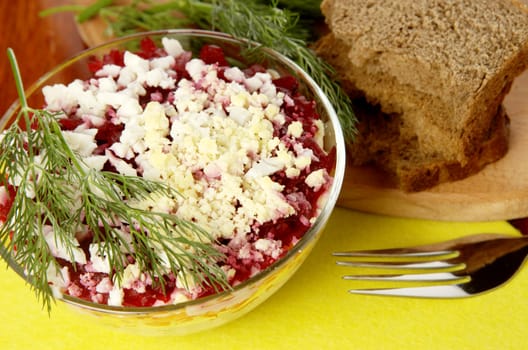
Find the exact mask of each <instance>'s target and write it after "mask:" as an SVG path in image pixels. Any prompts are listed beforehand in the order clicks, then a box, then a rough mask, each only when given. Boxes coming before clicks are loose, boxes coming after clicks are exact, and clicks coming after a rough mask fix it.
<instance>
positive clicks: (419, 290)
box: [348, 284, 471, 299]
mask: <svg viewBox="0 0 528 350" xmlns="http://www.w3.org/2000/svg"><path fill="white" fill-rule="evenodd" d="M348 292H349V293H351V294H363V295H384V296H396V297H415V298H437V299H441V298H442V299H443V298H463V297H468V296H469V295H471V294H469V293H468V292H466V291H465V290H464V289H463V288H462V286H461V285H459V284H453V285H438V286H421V287H408V288H372V289H350V290H349V291H348Z"/></svg>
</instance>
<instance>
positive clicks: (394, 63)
mask: <svg viewBox="0 0 528 350" xmlns="http://www.w3.org/2000/svg"><path fill="white" fill-rule="evenodd" d="M322 10H323V13H324V15H325V17H326V22H327V24H328V26H329V28H330V30H331V34H329V35H327V36H326V37H324V38H323V39H321V40H320V41H319V42H318V43H317V45H316V46H315V49H316V51H317V53H318V54H319V55H320V56H322V57H323V58H324V59H326V60H327V61H328V62H329V63H331V64H332V65H334V67H335V68H336V71H337V73H338V74H337V76H338V77H339V78H340V80H341V82H342V84H343V85H344V86H345V87H346V88H347V89H348V90H349V91H350V92H351V94H353V95H354V94H360V95H364V96H365V97H366V98H367V100H368V101H369V102H370V103H372V104H379V105H381V107H382V109H383V112H385V113H388V114H395V115H398V117H399V118H398V122H394V123H393V124H392V126H391V127H395V128H398V135H399V138H398V143H399V145H400V147H399V148H400V149H401V148H406V149H409V152H408V153H406V154H407V155H408V154H412V155H413V156H412V157H410V158H409V159H405V162H406V163H407V166H405V167H402V163H403V160H402V161H399V160H398V159H387V158H386V159H385V160H384V161H380V162H378V163H384V164H393V165H392V166H391V168H392V169H393V171H392V172H393V173H395V174H398V176H401V178H400V179H399V182H400V183H401V185H402V188H406V189H413V188H420V189H423V188H426V187H429V186H431V185H434V184H435V183H432V182H431V181H424V180H423V179H420V178H419V176H418V175H417V174H419V173H420V172H419V171H418V170H419V169H420V167H421V166H423V165H424V164H430V163H431V162H430V161H431V160H434V161H435V162H437V163H438V164H441V163H443V164H446V165H447V164H458V165H459V166H460V167H462V168H464V169H473V168H474V167H473V166H466V165H467V164H470V163H474V160H475V159H476V158H478V154H479V152H480V150H481V146H482V144H484V143H486V142H487V140H488V138H489V130H490V129H492V124H493V123H494V120H495V116H496V114H497V111H498V110H499V108H500V105H501V103H502V101H503V99H504V96H505V94H506V93H507V92H508V90H509V88H510V86H511V83H512V81H513V79H514V77H515V76H517V75H518V74H520V72H522V71H523V70H524V69H525V68H526V65H527V63H528V12H527V11H526V8H524V7H523V5H521V4H520V3H518V2H516V1H513V0H497V1H487V0H471V1H469V0H458V1H439V0H395V1H391V2H385V1H373V0H325V1H323V3H322ZM387 134H390V133H387ZM382 135H386V134H385V133H379V134H378V137H380V136H382ZM403 145H405V146H403ZM372 156H373V157H376V156H379V155H376V154H373V155H372ZM396 156H398V155H397V154H392V157H396ZM401 156H402V154H401ZM413 162H414V164H413ZM396 164H398V165H396ZM397 169H399V170H398V171H396V170H397ZM401 169H407V170H405V171H404V172H403V171H402V170H401ZM410 169H414V170H412V171H411V170H410ZM423 172H425V173H428V172H431V170H430V169H429V170H427V168H424V171H423ZM452 172H453V171H452ZM411 173H414V174H415V175H412V176H407V175H409V174H411ZM460 173H470V172H469V171H464V172H462V171H460ZM422 176H425V175H422ZM452 177H453V176H438V177H437V178H438V181H439V182H440V181H444V180H442V179H446V178H448V179H449V178H452ZM429 178H433V177H432V176H429ZM415 183H416V184H421V185H419V186H418V185H416V184H415Z"/></svg>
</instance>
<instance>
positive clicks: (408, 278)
mask: <svg viewBox="0 0 528 350" xmlns="http://www.w3.org/2000/svg"><path fill="white" fill-rule="evenodd" d="M343 279H345V280H354V281H372V282H396V281H403V282H407V283H434V282H442V283H444V284H459V283H464V282H468V281H469V277H467V276H456V275H453V274H450V273H423V274H413V275H375V276H374V275H345V276H343Z"/></svg>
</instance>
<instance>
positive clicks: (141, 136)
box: [0, 38, 335, 307]
mask: <svg viewBox="0 0 528 350" xmlns="http://www.w3.org/2000/svg"><path fill="white" fill-rule="evenodd" d="M89 69H90V71H91V73H92V77H91V78H89V79H86V80H74V81H72V82H70V83H69V84H57V85H50V86H46V87H44V88H43V90H42V92H43V94H44V98H45V108H46V109H47V110H49V111H51V112H53V113H56V115H57V118H58V120H59V123H60V126H61V129H62V134H63V136H64V139H65V140H66V141H67V143H68V145H69V147H70V148H71V149H72V150H73V151H74V152H75V154H76V155H77V156H78V157H79V158H80V159H81V160H82V162H83V163H84V164H85V165H86V166H87V167H89V168H93V169H96V170H101V171H102V170H104V171H111V172H116V173H120V174H124V175H129V176H139V177H143V178H145V179H149V180H155V181H162V182H164V183H167V184H169V185H170V186H171V187H172V188H173V189H174V190H175V191H176V192H177V193H178V194H179V195H178V196H165V197H164V196H157V197H149V198H146V199H144V200H136V201H131V202H130V203H128V204H129V205H130V206H133V207H136V208H141V209H144V210H152V211H156V212H163V213H167V214H171V215H176V216H178V217H180V218H181V219H183V220H188V221H189V222H192V223H195V224H196V225H198V226H199V227H201V228H202V229H203V230H205V231H207V232H209V233H210V234H211V235H212V237H213V239H212V240H211V242H210V244H211V245H212V246H213V247H214V248H215V249H216V250H218V251H219V252H220V253H222V256H223V257H224V258H223V259H221V260H220V261H217V262H216V263H217V264H218V265H219V266H220V267H221V268H222V269H223V270H224V272H225V274H226V276H227V278H228V281H229V284H230V285H232V286H235V285H237V284H239V283H241V282H243V281H245V280H247V279H248V278H250V277H252V276H254V275H255V274H258V273H259V272H261V271H263V270H264V269H266V268H267V267H268V266H270V265H271V264H272V263H274V262H275V261H277V260H278V259H280V258H281V257H282V256H284V254H286V252H287V251H288V250H289V249H291V248H292V247H293V246H294V245H295V244H296V242H297V241H298V240H299V239H301V238H302V236H303V235H304V234H305V232H306V231H307V230H308V229H309V228H310V227H311V225H312V224H313V222H314V220H315V218H316V217H317V215H318V213H319V209H320V205H319V202H320V200H321V198H322V197H323V196H324V195H325V193H326V192H327V191H328V190H329V188H330V186H331V184H332V177H331V171H332V169H333V167H334V166H335V153H334V151H330V152H326V151H325V150H324V147H323V142H324V134H325V130H324V123H323V122H322V121H321V119H320V118H319V115H318V113H317V111H316V105H315V102H314V101H312V100H309V99H307V98H306V97H305V96H303V95H302V94H301V93H300V91H298V82H297V80H296V79H295V78H294V77H292V76H288V75H284V76H280V75H279V74H278V73H277V72H276V71H274V70H272V69H268V68H267V67H265V66H263V65H252V66H249V67H237V66H233V65H230V64H229V63H228V59H227V58H226V56H225V54H224V52H223V50H222V49H221V48H220V47H217V46H214V45H204V46H203V47H202V48H201V50H200V51H199V54H198V55H193V54H192V53H191V52H190V51H186V50H184V49H183V47H182V45H181V43H180V42H179V41H178V40H176V39H171V38H163V40H162V41H161V43H160V44H159V45H157V44H156V43H154V41H152V40H149V39H145V40H143V42H142V43H141V48H140V49H139V50H137V51H136V50H135V51H133V52H132V51H111V52H110V53H108V54H107V55H105V56H104V57H93V58H92V59H91V60H90V63H89ZM13 193H16V183H11V184H10V185H8V186H3V187H1V188H0V220H5V218H6V215H8V212H9V210H10V206H11V204H10V203H11V201H10V198H12V194H13ZM72 205H74V204H73V203H72ZM117 225H119V223H117ZM44 232H45V233H46V242H47V244H48V246H49V249H50V250H51V251H52V252H53V255H54V256H55V257H56V258H57V260H58V261H59V263H60V268H56V267H53V266H50V268H49V270H48V280H49V283H50V285H51V286H52V287H53V288H54V289H55V290H57V291H59V292H60V293H62V294H68V295H71V296H73V297H78V298H82V299H85V300H88V301H91V302H95V303H102V304H108V305H113V306H139V307H142V306H158V305H166V304H175V303H179V302H183V301H187V300H192V299H196V298H199V297H202V296H205V295H208V294H211V293H214V290H213V289H212V288H210V287H208V286H207V285H202V284H193V283H189V281H188V280H186V279H185V276H181V275H179V274H177V273H174V271H173V270H171V269H170V266H167V267H166V273H165V275H164V276H152V275H150V274H148V273H146V272H145V271H142V269H141V268H140V265H139V264H138V263H137V261H136V260H137V259H136V258H135V256H134V254H130V252H128V253H127V254H124V255H123V257H122V259H123V260H124V261H126V268H125V271H124V273H123V278H121V279H120V280H116V279H115V278H113V273H112V272H113V267H112V265H111V259H109V257H108V256H107V255H105V254H104V253H103V250H102V249H101V247H100V244H101V243H96V242H93V240H92V235H91V234H90V232H79V233H77V234H76V236H75V237H76V239H77V240H78V244H77V248H76V249H75V250H74V252H73V254H72V252H71V251H70V252H67V251H65V250H64V247H62V246H61V244H60V243H59V242H57V240H55V239H54V234H53V228H52V226H51V225H50V226H49V227H48V228H47V229H45V230H44ZM13 234H15V235H16V232H14V233H13ZM126 234H127V232H126V225H123V235H125V236H126ZM159 254H162V252H159ZM113 258H114V259H115V257H113ZM160 260H161V261H163V257H161V259H160ZM156 278H164V280H165V281H166V283H165V285H164V287H163V288H160V287H159V286H157V285H156V284H155V283H153V281H154V280H155V279H156Z"/></svg>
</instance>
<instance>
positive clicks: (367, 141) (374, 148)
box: [348, 99, 509, 192]
mask: <svg viewBox="0 0 528 350" xmlns="http://www.w3.org/2000/svg"><path fill="white" fill-rule="evenodd" d="M354 106H355V112H356V116H357V118H358V124H357V127H358V131H359V132H358V136H357V138H356V139H355V141H354V142H353V143H349V144H348V156H349V161H350V164H352V165H354V166H364V165H372V166H374V167H376V168H378V169H380V170H382V171H384V172H385V173H386V174H387V175H388V176H387V181H388V183H389V184H392V185H395V186H396V187H399V188H401V189H402V190H404V191H406V192H416V191H422V190H425V189H428V188H430V187H433V186H435V185H437V184H440V183H443V182H448V181H455V180H460V179H463V178H466V177H468V176H470V175H472V174H475V173H477V172H479V171H480V170H482V169H483V168H484V167H485V166H486V165H488V164H490V163H493V162H495V161H497V160H498V159H500V158H502V157H503V156H504V154H506V152H507V150H508V140H509V118H508V116H507V115H506V112H505V109H504V108H503V107H502V106H501V107H499V111H498V112H497V114H496V115H495V117H494V118H493V119H492V123H491V125H490V127H489V129H488V130H486V138H485V140H484V141H483V142H482V143H481V144H480V145H479V146H478V147H477V151H476V152H475V153H474V154H473V157H472V158H470V159H469V160H468V161H467V162H465V163H464V164H461V163H460V162H458V161H456V160H446V159H443V158H441V157H436V158H435V157H428V158H425V159H424V158H423V157H421V156H419V155H417V154H416V153H415V149H416V144H415V143H416V140H413V139H410V140H409V139H407V140H403V139H402V138H401V136H400V133H399V124H400V123H401V120H400V117H399V116H398V115H388V114H385V113H382V112H381V111H380V109H379V108H377V107H375V106H372V105H370V104H368V103H366V102H365V100H364V99H355V100H354Z"/></svg>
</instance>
